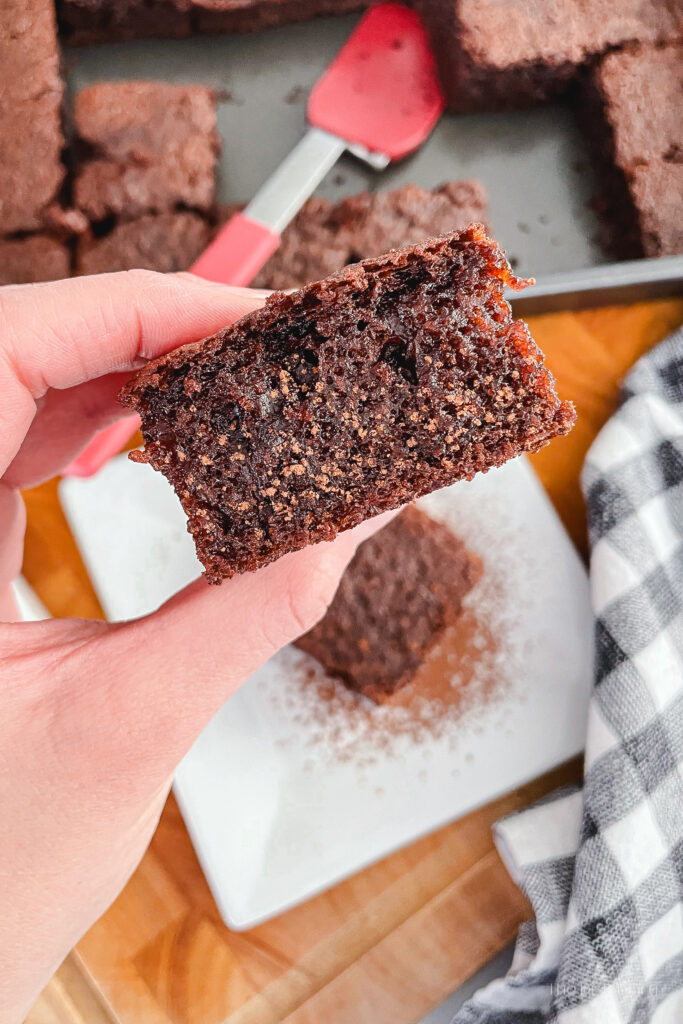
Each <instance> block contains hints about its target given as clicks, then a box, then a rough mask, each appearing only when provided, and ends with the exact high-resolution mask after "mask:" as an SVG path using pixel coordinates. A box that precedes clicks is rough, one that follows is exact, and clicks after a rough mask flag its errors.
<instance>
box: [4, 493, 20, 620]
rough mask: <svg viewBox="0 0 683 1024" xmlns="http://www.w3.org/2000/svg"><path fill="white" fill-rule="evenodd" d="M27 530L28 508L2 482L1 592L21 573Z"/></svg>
mask: <svg viewBox="0 0 683 1024" xmlns="http://www.w3.org/2000/svg"><path fill="white" fill-rule="evenodd" d="M25 529H26V508H25V506H24V503H23V501H22V500H21V495H20V494H18V492H17V491H14V490H12V489H11V488H10V487H6V486H5V485H4V484H3V483H2V481H0V541H1V543H0V592H3V591H6V590H7V588H8V587H9V584H10V583H11V582H12V580H13V579H14V578H15V577H16V576H18V575H19V573H20V572H21V560H22V552H23V547H24V531H25ZM2 621H5V620H4V618H3V617H2V616H0V622H2Z"/></svg>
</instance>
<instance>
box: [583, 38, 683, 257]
mask: <svg viewBox="0 0 683 1024" xmlns="http://www.w3.org/2000/svg"><path fill="white" fill-rule="evenodd" d="M582 121H583V123H584V127H585V128H586V130H587V132H588V135H589V141H590V143H591V145H592V148H593V150H594V152H595V156H596V160H597V163H598V166H599V167H600V168H601V170H602V174H603V178H604V188H603V195H602V197H601V199H602V203H601V206H602V211H603V213H604V214H605V215H606V217H607V219H608V221H609V223H610V227H611V244H612V247H613V248H614V249H615V250H616V252H617V253H618V255H620V256H626V257H628V256H642V255H646V256H660V255H663V254H666V253H677V252H681V251H683V244H682V241H681V239H682V232H683V189H682V188H681V167H682V166H683V44H681V43H678V44H671V45H668V46H662V47H654V46H646V47H637V48H635V49H632V50H627V51H624V52H621V53H613V54H609V55H608V56H607V57H605V58H604V59H603V60H602V61H601V62H600V63H599V64H598V65H597V66H596V68H595V69H594V70H593V72H592V75H591V77H590V82H589V84H588V87H587V89H586V91H585V93H584V107H583V118H582Z"/></svg>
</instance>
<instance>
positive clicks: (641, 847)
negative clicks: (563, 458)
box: [453, 329, 683, 1024]
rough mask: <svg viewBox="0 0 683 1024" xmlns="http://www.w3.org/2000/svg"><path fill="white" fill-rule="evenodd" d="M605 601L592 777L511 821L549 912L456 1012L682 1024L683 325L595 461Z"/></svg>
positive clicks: (630, 395) (524, 871)
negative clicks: (503, 970)
mask: <svg viewBox="0 0 683 1024" xmlns="http://www.w3.org/2000/svg"><path fill="white" fill-rule="evenodd" d="M583 489H584V493H585V496H586V501H587V505H588V520H589V529H590V539H591V546H592V551H591V587H592V595H593V605H594V609H595V613H596V618H597V624H596V636H595V645H596V663H595V690H594V692H593V696H592V700H591V706H590V711H589V720H588V734H587V738H586V763H585V781H584V786H583V789H582V790H579V789H574V790H571V791H568V790H564V791H563V792H560V793H557V794H554V795H553V796H551V797H549V798H548V799H546V800H545V801H543V802H541V803H540V804H537V805H536V806H534V807H532V808H530V809H529V810H526V811H522V812H521V813H519V814H516V815H513V816H511V817H509V818H506V819H504V820H503V821H501V822H499V823H498V824H497V825H496V827H495V836H496V842H497V845H498V848H499V850H500V852H501V855H502V856H503V859H504V860H505V862H506V864H507V866H508V868H509V870H510V872H511V874H512V876H513V878H514V879H515V880H516V882H517V883H518V884H519V886H520V888H521V889H522V890H523V891H524V892H525V893H526V894H527V896H528V897H529V899H530V901H531V903H532V906H533V908H534V912H535V914H536V920H535V921H533V922H528V923H527V924H526V925H525V926H524V927H523V928H522V929H521V930H520V934H519V938H518V941H517V947H516V950H515V957H514V960H513V964H512V967H511V970H510V972H509V974H508V975H507V977H506V978H504V979H501V980H500V981H496V982H493V983H492V984H491V985H489V986H488V987H487V988H486V989H483V990H482V991H481V992H479V993H477V995H476V996H475V997H474V998H473V999H472V1000H470V1001H469V1002H468V1003H466V1004H465V1006H463V1008H462V1009H461V1010H460V1011H459V1012H458V1014H457V1015H456V1017H455V1020H454V1022H453V1024H546V1022H553V1024H579V1022H580V1024H613V1022H614V1024H627V1022H628V1024H641V1022H649V1024H674V1022H675V1024H681V1022H683V902H682V900H683V329H681V330H679V331H678V332H677V333H676V334H674V335H673V336H672V337H670V338H669V339H667V341H665V342H663V343H662V344H661V345H659V346H658V347H657V348H656V349H655V350H654V351H653V352H651V353H650V354H648V355H647V356H645V357H644V358H643V359H641V360H640V361H639V362H638V363H637V364H636V366H635V367H634V369H633V370H632V371H631V373H630V374H629V376H628V377H627V379H626V381H625V386H624V390H623V394H622V401H621V404H620V406H619V409H618V410H617V412H616V413H615V414H614V416H613V417H612V419H611V420H610V421H609V422H608V423H607V425H606V426H605V427H604V428H603V430H602V431H601V433H600V434H599V436H598V438H597V439H596V441H595V442H594V444H593V446H592V448H591V450H590V452H589V454H588V458H587V460H586V465H585V467H584V473H583Z"/></svg>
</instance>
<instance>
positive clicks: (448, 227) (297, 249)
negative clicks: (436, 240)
mask: <svg viewBox="0 0 683 1024" xmlns="http://www.w3.org/2000/svg"><path fill="white" fill-rule="evenodd" d="M487 215H488V210H487V203H486V192H485V191H484V188H483V186H482V185H480V184H479V182H476V181H449V182H447V183H446V184H444V185H440V186H439V188H435V189H432V190H430V189H424V188H418V187H417V185H405V186H404V187H403V188H398V189H395V190H394V191H392V192H376V193H370V192H361V193H360V194H359V195H356V196H350V197H349V198H348V199H342V201H341V202H339V203H331V202H329V201H328V200H326V199H318V198H314V199H309V201H308V202H307V203H306V204H305V206H304V207H303V209H302V210H301V212H300V213H299V214H298V216H297V217H296V218H295V220H294V222H293V223H292V224H290V225H289V227H288V228H286V229H285V231H284V232H283V235H282V242H281V243H280V247H279V249H278V250H277V252H276V253H275V255H274V256H272V257H271V259H270V260H269V261H268V263H267V264H266V265H265V267H264V268H263V270H262V271H261V273H260V274H259V275H258V277H257V278H256V281H255V282H254V284H255V287H257V288H301V287H303V285H305V284H308V283H309V282H310V281H319V280H320V279H321V278H323V277H327V276H328V275H329V274H334V273H336V271H338V270H341V269H342V267H345V266H346V265H347V264H348V263H358V262H359V261H360V260H364V259H369V258H370V257H371V256H379V255H380V254H381V253H383V252H388V251H389V250H390V249H397V248H400V247H401V246H404V245H413V244H414V243H415V242H420V241H422V239H423V238H433V237H434V236H436V235H443V234H446V233H448V232H452V231H458V230H460V229H461V228H465V227H467V225H468V224H471V223H473V222H477V223H485V222H486V220H487Z"/></svg>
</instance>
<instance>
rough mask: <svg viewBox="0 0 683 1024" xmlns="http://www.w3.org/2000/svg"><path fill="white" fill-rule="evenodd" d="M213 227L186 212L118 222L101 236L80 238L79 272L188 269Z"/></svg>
mask: <svg viewBox="0 0 683 1024" xmlns="http://www.w3.org/2000/svg"><path fill="white" fill-rule="evenodd" d="M211 234H212V228H211V227H210V226H209V224H208V222H207V221H206V220H205V219H204V218H203V217H200V216H199V215H198V214H196V213H189V212H187V211H181V212H172V213H159V214H146V215H145V216H143V217H138V218H137V219H136V220H131V221H124V222H122V223H120V224H116V225H115V226H114V227H113V228H112V230H111V231H109V232H108V233H107V234H105V235H104V236H103V237H101V238H98V237H96V236H94V235H93V234H92V233H88V234H86V235H84V236H83V237H82V238H80V239H79V240H78V245H77V248H76V272H77V273H78V274H105V273H108V272H110V271H114V270H133V269H134V268H141V269H143V270H158V271H161V272H162V273H166V272H168V271H176V270H188V269H189V268H190V266H191V265H192V264H193V263H194V261H195V260H196V259H197V257H198V256H199V255H200V254H201V253H202V252H203V250H204V249H205V248H206V247H207V245H208V244H209V241H210V239H211Z"/></svg>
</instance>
